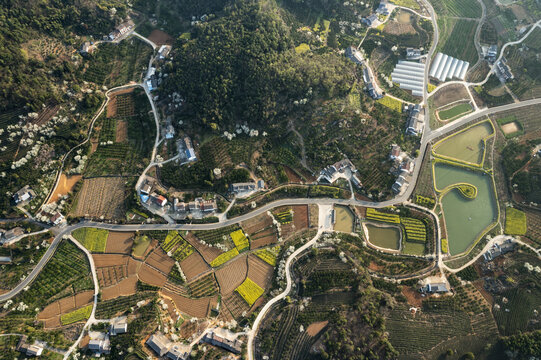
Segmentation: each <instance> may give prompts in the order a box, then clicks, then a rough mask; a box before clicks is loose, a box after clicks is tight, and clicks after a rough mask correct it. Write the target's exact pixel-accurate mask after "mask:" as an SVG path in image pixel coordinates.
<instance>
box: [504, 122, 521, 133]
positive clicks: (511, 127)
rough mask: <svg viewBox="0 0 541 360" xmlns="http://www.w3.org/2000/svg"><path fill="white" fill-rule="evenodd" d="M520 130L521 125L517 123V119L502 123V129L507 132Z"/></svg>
mask: <svg viewBox="0 0 541 360" xmlns="http://www.w3.org/2000/svg"><path fill="white" fill-rule="evenodd" d="M519 130H520V127H519V125H518V124H517V122H516V121H513V122H510V123H507V124H504V125H502V131H503V132H504V133H505V134H512V133H514V132H517V131H519Z"/></svg>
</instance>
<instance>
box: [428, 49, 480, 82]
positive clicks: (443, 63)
mask: <svg viewBox="0 0 541 360" xmlns="http://www.w3.org/2000/svg"><path fill="white" fill-rule="evenodd" d="M469 67H470V63H469V62H467V61H462V60H459V59H456V58H454V57H452V56H449V55H447V54H442V53H437V54H436V57H434V60H433V61H432V66H431V67H430V72H429V74H428V75H429V76H430V77H433V78H436V79H438V80H439V81H442V82H443V81H447V80H451V79H459V80H464V79H465V78H466V73H467V71H468V68H469Z"/></svg>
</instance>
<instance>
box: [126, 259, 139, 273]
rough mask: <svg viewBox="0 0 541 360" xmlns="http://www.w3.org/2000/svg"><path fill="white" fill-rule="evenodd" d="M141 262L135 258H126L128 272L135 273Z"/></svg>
mask: <svg viewBox="0 0 541 360" xmlns="http://www.w3.org/2000/svg"><path fill="white" fill-rule="evenodd" d="M141 264H142V262H141V261H139V260H135V259H133V258H129V259H128V274H129V275H132V274H136V273H137V271H139V268H140V267H141Z"/></svg>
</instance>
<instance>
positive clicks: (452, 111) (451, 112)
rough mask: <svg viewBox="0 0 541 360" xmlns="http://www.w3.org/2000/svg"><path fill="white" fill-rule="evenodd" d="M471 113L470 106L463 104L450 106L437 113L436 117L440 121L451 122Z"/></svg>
mask: <svg viewBox="0 0 541 360" xmlns="http://www.w3.org/2000/svg"><path fill="white" fill-rule="evenodd" d="M471 111H472V107H471V105H470V104H468V103H464V104H458V105H455V106H452V107H450V108H449V109H445V110H442V111H438V116H439V117H440V120H451V119H454V118H456V117H458V116H460V115H464V114H467V113H469V112H471Z"/></svg>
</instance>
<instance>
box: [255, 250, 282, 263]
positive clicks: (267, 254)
mask: <svg viewBox="0 0 541 360" xmlns="http://www.w3.org/2000/svg"><path fill="white" fill-rule="evenodd" d="M280 249H281V247H280V245H277V246H275V247H273V248H267V249H262V250H258V251H256V253H255V254H256V255H257V257H259V258H260V259H262V260H263V261H265V262H266V263H267V264H269V265H272V266H276V258H277V257H278V255H279V254H280Z"/></svg>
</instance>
